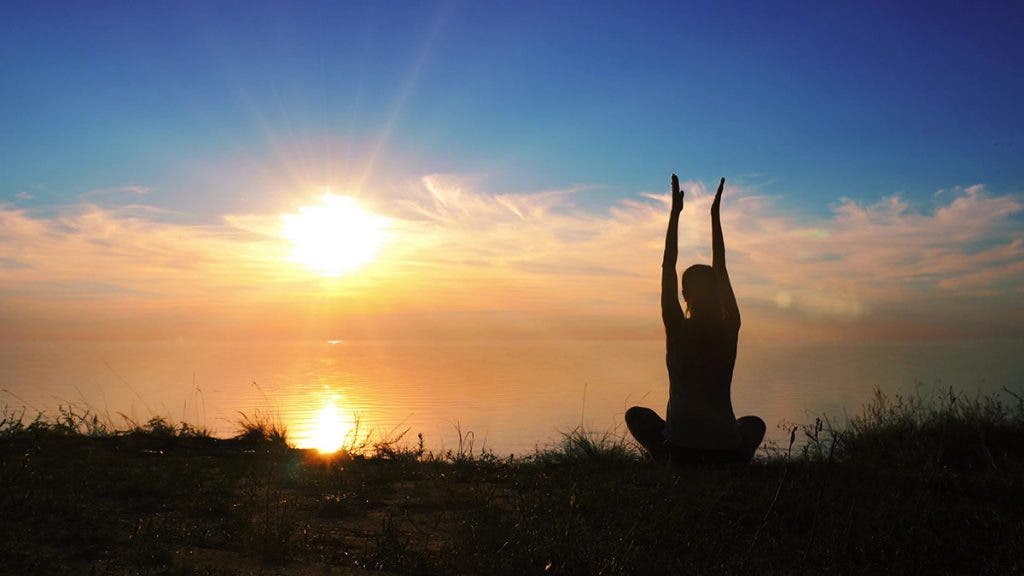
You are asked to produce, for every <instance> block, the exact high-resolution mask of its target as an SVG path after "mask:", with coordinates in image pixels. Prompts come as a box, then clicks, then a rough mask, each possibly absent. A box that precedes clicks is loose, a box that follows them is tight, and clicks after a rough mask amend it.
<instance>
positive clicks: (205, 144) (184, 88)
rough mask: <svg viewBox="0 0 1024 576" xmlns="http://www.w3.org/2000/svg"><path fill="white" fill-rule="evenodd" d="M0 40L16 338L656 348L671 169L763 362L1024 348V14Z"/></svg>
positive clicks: (553, 20)
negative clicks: (726, 270) (817, 353)
mask: <svg viewBox="0 0 1024 576" xmlns="http://www.w3.org/2000/svg"><path fill="white" fill-rule="evenodd" d="M0 17H2V19H3V21H4V22H5V23H6V26H5V28H4V34H2V35H0V58H2V61H3V62H4V72H3V74H2V76H0V78H2V79H0V82H2V85H0V338H96V337H109V338H147V339H159V338H177V337H180V336H181V335H183V334H188V335H189V336H190V337H196V336H197V335H198V336H210V337H220V336H224V335H232V336H233V337H250V336H251V337H261V338H262V337H268V336H269V335H273V336H274V337H294V338H317V339H334V338H339V339H347V338H436V337H445V338H477V337H480V336H481V335H489V336H501V337H524V338H542V337H565V336H573V337H589V338H614V337H627V338H657V337H659V334H660V326H659V320H658V316H657V302H658V300H657V290H658V287H659V284H658V273H659V270H660V250H661V243H662V238H663V233H664V225H665V219H666V214H667V201H668V198H667V195H666V190H667V186H668V178H669V175H670V173H671V172H673V171H675V172H678V173H679V174H680V176H681V177H682V179H683V180H685V181H686V182H685V183H684V187H685V189H686V190H687V194H688V195H687V207H686V211H685V212H684V215H683V221H682V231H681V250H680V257H681V261H682V263H683V264H685V263H689V262H707V261H708V260H709V238H708V236H709V224H708V218H707V213H708V207H709V194H708V188H707V186H708V184H707V183H710V182H714V181H716V180H717V178H718V177H719V176H725V177H726V178H727V179H728V187H727V194H726V199H725V201H724V207H723V220H724V226H725V231H726V242H727V246H728V250H729V264H730V268H731V271H732V276H733V279H734V282H735V284H736V289H737V294H738V297H739V299H740V303H741V306H743V308H744V314H745V316H744V318H745V324H744V326H745V327H744V330H745V334H746V337H747V338H752V339H755V340H763V341H776V340H784V341H793V340H817V339H860V340H864V339H879V338H900V339H932V338H964V337H970V338H976V337H1011V336H1012V337H1021V336H1022V327H1024V305H1022V304H1024V226H1022V224H1024V216H1022V208H1024V204H1022V202H1024V197H1022V193H1024V162H1021V161H1020V159H1021V153H1022V150H1024V147H1022V144H1024V142H1022V141H1021V138H1022V135H1024V113H1022V112H1021V110H1020V104H1019V103H1020V102H1022V101H1024V75H1021V74H1020V73H1019V72H1018V68H1019V63H1020V59H1021V56H1022V55H1024V38H1022V36H1021V35H1020V33H1019V31H1020V30H1021V29H1024V10H1022V9H1021V8H1020V7H1019V6H1017V5H1012V4H1007V5H1005V6H1001V7H1000V6H971V7H964V6H960V5H955V4H949V5H947V4H938V3H936V4H932V5H929V7H928V10H927V11H921V10H918V9H913V8H880V7H863V6H860V5H855V4H851V5H849V6H848V7H845V8H844V7H840V8H836V7H831V8H830V7H823V6H820V5H819V4H813V3H812V4H807V5H804V6H799V5H797V4H795V3H786V4H785V5H777V6H765V7H761V6H756V5H755V6H750V5H743V6H739V5H734V6H722V5H721V4H720V3H706V4H695V3H686V5H685V6H680V5H679V3H665V4H662V5H652V6H648V7H646V8H645V9H643V10H641V9H638V8H633V7H629V6H627V5H625V4H624V5H623V6H622V7H620V8H601V9H596V8H594V7H593V6H591V5H590V4H588V3H581V4H578V5H576V6H572V5H559V6H555V7H551V6H548V5H547V4H545V3H537V4H535V5H532V6H530V5H525V6H521V5H517V6H509V7H506V8H500V7H495V6H493V5H491V4H490V3H468V2H445V3H440V4H436V3H422V4H410V5H387V6H385V5H376V4H374V3H369V4H355V5H352V6H338V5H336V4H334V3H324V4H293V3H270V4H262V3H240V4H237V5H229V4H216V5H214V4H210V3H199V2H197V3H169V4H164V5H161V4H158V3H141V4H124V5H118V4H116V3H104V4H100V5H92V6H85V5H50V4H47V3H5V4H4V6H3V7H2V8H0ZM325 191H330V195H328V196H325ZM354 210H360V211H362V213H363V214H364V216H352V214H354V212H353V211H354ZM239 335H244V336H239Z"/></svg>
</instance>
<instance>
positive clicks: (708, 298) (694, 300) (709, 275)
mask: <svg viewBox="0 0 1024 576" xmlns="http://www.w3.org/2000/svg"><path fill="white" fill-rule="evenodd" d="M683 300H685V301H686V308H687V310H689V311H690V314H691V315H693V314H694V313H698V314H700V313H702V312H704V311H710V310H714V309H715V307H716V306H719V300H718V286H717V281H716V279H715V271H714V269H713V268H711V266H708V265H707V264H694V265H693V266H690V267H689V268H687V269H686V270H685V271H684V272H683Z"/></svg>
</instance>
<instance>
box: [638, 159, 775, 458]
mask: <svg viewBox="0 0 1024 576" xmlns="http://www.w3.org/2000/svg"><path fill="white" fill-rule="evenodd" d="M724 187H725V178H722V181H721V182H719V184H718V192H716V193H715V201H714V203H712V204H711V255H712V261H711V266H708V265H706V264H694V265H693V266H690V267H689V268H687V269H686V271H685V272H683V291H682V294H683V300H685V301H686V310H687V313H686V314H684V313H683V310H682V308H681V307H680V305H679V297H678V295H677V294H678V292H677V286H678V284H677V281H676V258H677V256H678V253H679V246H678V229H679V213H680V212H682V211H683V191H682V190H680V189H679V178H677V177H676V175H675V174H673V175H672V209H671V213H670V215H669V221H668V233H667V234H666V235H665V259H664V261H663V262H662V264H661V318H662V320H663V321H664V323H665V336H666V348H667V350H666V354H665V362H666V364H667V365H668V381H669V393H668V409H667V413H666V415H665V419H664V420H662V419H661V418H660V417H659V416H658V415H657V414H656V413H655V412H654V410H651V409H650V408H642V407H640V406H634V407H632V408H630V409H629V410H627V411H626V426H627V427H628V428H629V431H630V433H631V434H633V437H634V438H636V440H637V441H638V442H639V443H640V445H642V446H643V447H644V449H646V450H647V452H648V453H649V454H650V455H651V457H653V458H654V459H655V460H656V461H658V462H666V461H672V462H676V463H681V464H701V463H728V462H748V461H750V459H751V458H753V456H754V452H755V451H757V447H758V446H759V445H760V444H761V440H762V439H764V432H765V425H764V421H763V420H761V419H760V418H758V417H757V416H744V417H743V418H740V419H739V420H737V419H736V415H735V414H734V413H733V410H732V399H731V397H730V388H731V386H732V371H733V366H735V364H736V343H737V340H738V338H739V331H740V309H739V306H737V305H736V295H735V294H733V291H732V285H731V284H730V283H729V273H728V272H726V270H725V241H724V240H723V239H722V223H721V220H720V218H719V209H720V206H721V203H722V189H723V188H724Z"/></svg>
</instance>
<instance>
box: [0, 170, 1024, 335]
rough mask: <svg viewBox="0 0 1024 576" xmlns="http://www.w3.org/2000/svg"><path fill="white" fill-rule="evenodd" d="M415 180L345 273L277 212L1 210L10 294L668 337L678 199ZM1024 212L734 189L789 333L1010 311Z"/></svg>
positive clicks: (760, 270)
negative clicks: (796, 198) (662, 278)
mask: <svg viewBox="0 0 1024 576" xmlns="http://www.w3.org/2000/svg"><path fill="white" fill-rule="evenodd" d="M683 186H684V188H685V189H686V191H687V196H686V209H685V211H684V213H683V217H682V222H681V235H680V269H682V268H683V267H685V266H686V265H688V264H690V263H694V262H709V261H710V222H709V216H708V212H709V207H710V201H711V194H710V192H709V190H708V188H707V187H705V186H704V185H703V184H702V183H699V182H687V183H684V184H683ZM406 190H409V191H408V192H407V193H406V196H405V197H403V198H383V197H378V198H375V199H373V200H374V201H375V204H374V206H373V207H374V208H375V209H376V210H378V211H380V212H383V213H385V214H387V215H388V216H389V217H391V218H392V222H393V223H394V226H393V227H392V231H391V233H392V241H391V242H390V243H389V244H388V245H387V246H386V247H385V248H384V250H383V251H382V253H381V255H380V258H379V259H378V262H377V263H375V264H374V265H371V266H370V267H368V268H366V269H364V270H362V271H360V272H359V273H357V274H355V275H353V276H351V277H346V278H342V279H339V280H333V281H328V280H322V279H318V278H315V277H312V276H310V275H308V274H306V273H304V272H303V271H301V270H299V269H296V268H295V266H294V265H292V264H289V263H288V258H287V252H288V246H287V244H286V243H285V242H284V240H283V239H282V238H281V235H280V228H279V224H280V218H279V216H278V215H276V214H263V215H229V216H226V217H225V218H224V219H223V220H222V222H221V223H220V224H216V225H190V224H182V223H180V222H177V221H171V219H168V218H166V215H165V214H162V213H161V212H160V211H159V210H156V209H154V208H152V207H147V206H143V205H137V204H133V205H130V206H127V207H124V206H122V207H120V208H112V207H101V206H98V205H96V204H93V203H90V202H83V203H81V204H78V205H74V206H65V207H63V208H62V209H61V210H60V211H59V213H58V214H56V215H46V214H42V213H35V212H32V211H29V210H26V209H22V208H17V207H13V206H10V205H8V206H0V262H2V263H3V265H0V284H2V285H3V287H4V288H3V289H0V304H4V305H6V308H7V309H11V308H12V307H21V308H24V309H26V310H27V309H29V308H32V307H33V306H36V307H38V306H42V304H41V303H46V304H47V305H55V306H57V308H55V309H54V310H57V311H56V312H52V313H53V314H59V313H61V312H60V310H66V309H67V306H77V305H78V304H80V303H81V302H83V301H88V302H90V303H92V304H91V305H95V306H99V307H98V308H97V310H99V309H101V308H102V307H103V306H107V307H110V306H116V307H118V308H119V309H121V310H130V309H131V308H132V307H133V306H135V307H138V308H140V309H147V310H152V309H153V307H154V306H156V307H157V308H160V309H163V310H166V309H169V308H174V307H176V306H185V307H190V309H191V310H194V311H195V313H196V314H204V315H209V317H210V319H214V318H216V317H217V316H218V315H230V316H231V317H232V318H233V319H235V320H238V321H242V322H248V323H252V324H259V323H261V322H264V323H265V321H266V318H268V317H275V318H278V319H279V321H280V322H284V320H281V318H288V317H289V312H288V311H289V310H291V311H294V310H296V309H299V308H303V307H306V308H308V307H309V306H312V305H314V304H313V303H315V305H316V306H319V307H320V308H318V312H317V316H318V317H322V318H326V319H328V320H329V319H330V318H335V319H336V318H339V317H342V316H344V315H345V314H350V315H351V314H355V313H357V312H358V313H359V314H364V315H369V316H373V315H374V314H380V315H395V314H402V315H405V316H403V317H404V318H410V317H416V318H420V319H421V320H422V319H424V318H427V320H423V321H424V322H439V321H441V320H439V319H443V318H463V321H464V322H467V323H472V322H475V321H478V320H479V319H480V318H483V317H484V316H486V315H491V316H488V317H495V316H493V315H495V314H497V315H499V316H501V315H504V316H501V318H504V320H496V322H499V321H508V318H509V315H512V316H513V317H518V318H519V320H520V321H521V322H525V321H527V320H525V319H531V320H530V321H540V320H538V319H541V320H542V319H544V318H547V319H549V320H551V319H553V320H552V321H553V322H568V320H566V319H569V318H575V319H576V320H579V321H580V322H581V325H586V326H587V327H589V328H588V329H592V330H598V331H599V330H603V329H608V330H613V329H614V327H613V326H612V324H615V323H618V324H620V325H630V326H641V327H642V328H641V331H642V332H643V331H644V330H648V329H649V328H652V327H653V331H652V333H653V334H656V333H657V332H656V331H657V298H658V288H659V282H658V279H659V274H660V261H661V250H662V246H663V241H664V240H663V238H664V227H665V223H666V218H667V207H668V196H667V194H662V193H638V194H637V195H636V196H635V197H633V198H629V199H625V200H621V201H618V202H616V203H614V204H612V205H611V206H609V207H607V208H606V209H604V210H593V209H585V208H583V207H582V206H583V205H585V204H587V203H586V202H583V201H582V199H583V197H584V195H586V194H587V193H588V190H589V188H588V187H585V186H579V187H574V188H569V189H564V190H546V191H541V192H533V193H521V194H504V195H493V194H488V193H485V192H481V191H479V190H478V189H476V187H475V186H473V185H472V184H471V183H469V182H467V181H465V180H463V179H460V178H459V177H456V176H451V175H429V176H425V177H423V178H421V179H420V181H419V182H418V185H417V186H415V187H413V188H412V189H408V188H407V189H406ZM1022 208H1024V206H1022V204H1021V203H1020V201H1019V200H1018V199H1016V198H1015V197H1013V196H1008V195H993V194H989V193H987V192H986V190H985V189H984V187H983V186H981V185H975V186H970V187H967V188H958V189H951V190H949V191H947V192H946V193H944V194H942V195H941V196H937V197H936V198H935V199H934V204H932V205H929V206H915V205H912V204H910V203H908V202H907V201H906V200H904V199H902V198H901V197H899V196H889V197H883V198H881V199H880V200H878V201H876V202H872V203H864V202H859V201H855V200H850V199H841V200H839V201H838V202H837V203H836V204H835V205H834V206H833V207H832V208H831V212H830V213H829V214H827V215H825V216H806V215H799V214H792V213H789V212H787V211H786V210H784V209H783V208H781V207H780V205H779V201H778V200H777V199H776V198H773V197H768V196H764V195H760V194H758V193H757V191H756V190H747V189H743V188H740V187H735V186H731V187H728V188H727V192H726V197H725V199H724V206H723V227H724V229H725V234H726V245H727V254H728V263H729V268H730V273H731V275H732V277H733V281H734V283H735V285H736V290H737V294H738V296H739V299H740V302H741V306H743V308H744V311H745V313H747V317H748V319H751V318H752V319H754V320H757V319H761V320H762V322H760V323H759V322H756V321H755V322H751V321H748V322H747V323H746V326H747V327H746V328H745V330H748V331H753V332H755V333H756V332H757V331H758V330H762V329H765V328H764V327H766V326H768V325H769V324H771V325H772V326H774V329H775V330H782V331H784V330H785V329H786V325H787V323H796V322H799V321H801V319H804V320H807V321H815V322H819V323H823V324H830V323H831V324H836V323H838V325H841V326H843V329H844V330H857V329H862V328H864V327H865V326H868V327H870V326H872V325H874V326H875V327H876V328H877V327H883V328H880V329H881V330H882V331H883V332H884V330H886V329H890V328H891V327H892V326H894V325H899V324H900V323H901V322H904V323H905V322H909V319H910V318H921V317H925V318H928V319H929V322H932V323H937V324H943V325H948V326H951V327H955V326H956V325H957V324H958V323H961V322H962V321H963V320H964V318H962V316H954V315H952V314H951V313H950V312H948V308H947V305H948V303H949V302H950V301H951V300H956V301H960V302H972V303H973V304H972V305H970V306H962V307H959V308H958V310H959V313H960V314H961V315H962V314H965V313H967V312H965V311H970V314H973V315H974V316H975V317H974V318H972V319H971V320H972V321H973V322H974V323H975V324H980V325H985V323H986V322H988V321H989V320H992V321H996V320H1000V321H1002V322H1003V323H1005V322H1006V321H1007V318H1008V317H1009V316H1012V315H1013V314H1017V315H1018V316H1020V314H1021V312H1020V308H1021V307H1020V306H1017V307H1016V308H1015V310H1016V312H1014V311H1013V310H1010V311H1006V310H996V309H994V308H991V307H986V306H985V305H984V304H985V302H988V301H996V300H998V301H1000V302H1006V301H1010V302H1018V303H1019V301H1020V298H1021V297H1022V296H1024V294H1022V286H1024V264H1022V263H1024V233H1022V231H1021V229H1020V226H1019V214H1020V212H1021V211H1022ZM61 304H65V305H67V306H65V307H64V308H61V307H60V305H61ZM101 304H102V306H101ZM76 310H77V312H76V313H78V314H86V315H87V313H86V312H82V310H81V308H77V309H76ZM339 315H341V316H339ZM604 318H607V319H609V320H607V321H604V320H602V319H604ZM580 319H584V320H580ZM586 319H590V320H586ZM328 320H324V321H325V322H326V321H328ZM1018 320H1020V319H1019V318H1018ZM368 321H369V320H368ZM1010 321H1012V318H1011V320H1010ZM885 327H889V328H885ZM481 329H484V328H481ZM953 332H955V329H953ZM645 333H646V332H645Z"/></svg>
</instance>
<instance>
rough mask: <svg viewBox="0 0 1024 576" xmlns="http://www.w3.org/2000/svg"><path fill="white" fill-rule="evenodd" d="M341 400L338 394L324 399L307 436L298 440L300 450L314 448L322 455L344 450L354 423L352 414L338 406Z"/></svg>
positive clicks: (311, 422) (311, 421)
mask: <svg viewBox="0 0 1024 576" xmlns="http://www.w3.org/2000/svg"><path fill="white" fill-rule="evenodd" d="M339 400H340V398H339V396H338V395H336V394H335V395H331V396H329V397H327V398H326V399H324V403H323V405H322V406H321V408H320V409H319V410H318V411H317V412H316V414H315V416H314V417H313V418H312V419H311V420H310V422H309V426H308V428H307V430H306V431H305V434H303V435H302V437H301V438H299V440H298V444H299V447H300V448H314V449H316V450H317V451H318V452H320V453H321V454H333V453H334V452H337V451H339V450H341V449H342V448H344V446H345V442H346V440H347V439H348V437H349V435H351V433H352V429H353V426H354V421H353V417H352V414H351V413H349V412H348V411H346V410H344V409H342V408H340V407H339V406H338V403H339Z"/></svg>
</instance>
